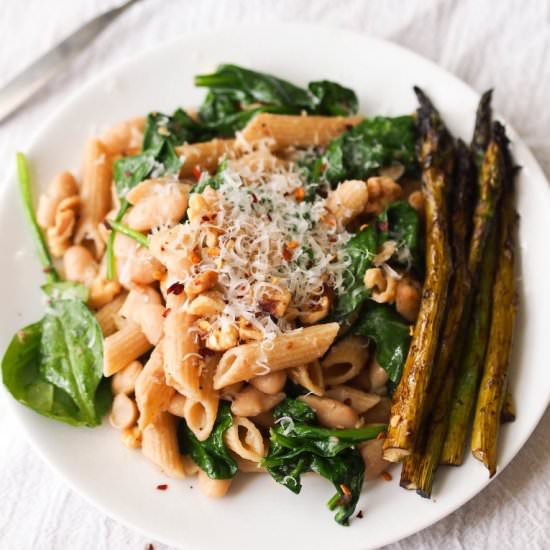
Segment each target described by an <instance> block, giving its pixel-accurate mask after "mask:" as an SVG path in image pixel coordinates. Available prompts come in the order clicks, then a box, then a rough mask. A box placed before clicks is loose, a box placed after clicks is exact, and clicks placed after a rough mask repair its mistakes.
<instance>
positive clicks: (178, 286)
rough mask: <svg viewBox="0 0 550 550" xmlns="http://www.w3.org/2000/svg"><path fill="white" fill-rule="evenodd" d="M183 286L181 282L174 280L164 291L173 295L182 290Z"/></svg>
mask: <svg viewBox="0 0 550 550" xmlns="http://www.w3.org/2000/svg"><path fill="white" fill-rule="evenodd" d="M183 288H184V287H183V283H180V282H179V281H176V282H175V283H173V284H171V285H170V286H169V287H168V290H167V291H166V292H167V294H174V295H175V296H178V295H179V294H181V293H182V292H183Z"/></svg>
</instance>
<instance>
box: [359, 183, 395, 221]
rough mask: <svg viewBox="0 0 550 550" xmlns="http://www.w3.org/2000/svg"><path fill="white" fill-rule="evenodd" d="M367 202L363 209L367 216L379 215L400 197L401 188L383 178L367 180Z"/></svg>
mask: <svg viewBox="0 0 550 550" xmlns="http://www.w3.org/2000/svg"><path fill="white" fill-rule="evenodd" d="M367 190H368V196H369V200H368V202H367V206H366V208H365V212H367V213H368V214H380V213H381V212H383V211H384V209H386V208H387V207H388V206H389V205H390V204H391V203H392V202H395V201H396V200H397V199H398V198H399V197H400V196H401V186H400V185H399V184H398V183H396V182H395V181H393V180H392V179H391V178H387V177H384V176H379V177H374V178H369V179H368V180H367Z"/></svg>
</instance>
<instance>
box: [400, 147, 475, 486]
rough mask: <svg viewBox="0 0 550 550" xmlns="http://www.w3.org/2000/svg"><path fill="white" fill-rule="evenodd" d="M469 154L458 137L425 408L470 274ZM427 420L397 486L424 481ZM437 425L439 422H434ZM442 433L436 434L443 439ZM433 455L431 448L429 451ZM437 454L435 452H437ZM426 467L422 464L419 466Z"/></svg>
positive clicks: (436, 386) (444, 362)
mask: <svg viewBox="0 0 550 550" xmlns="http://www.w3.org/2000/svg"><path fill="white" fill-rule="evenodd" d="M472 168H473V167H472V158H471V154H470V151H469V149H468V147H467V146H466V144H465V143H464V142H463V141H460V140H459V141H458V144H457V153H456V163H455V172H456V173H455V178H454V185H453V189H452V192H451V209H452V214H451V216H450V218H451V246H452V252H453V265H454V274H453V277H452V281H451V291H450V295H449V299H448V303H447V312H446V316H445V323H444V326H443V331H442V337H441V343H440V347H439V350H438V352H437V359H436V361H435V364H434V369H433V373H432V380H431V382H430V387H429V389H428V395H427V403H428V404H427V409H428V411H432V409H433V407H434V405H435V403H436V402H437V398H438V396H439V395H440V391H441V388H442V386H443V383H444V381H445V380H446V375H447V367H448V366H449V362H450V360H451V358H452V356H453V352H454V351H455V342H456V338H457V336H458V335H459V333H460V323H461V319H462V312H463V309H464V299H465V297H466V296H467V294H468V291H469V288H470V277H469V272H468V268H467V252H468V239H469V236H470V232H471V226H472V202H473V187H474V185H475V178H474V174H473V170H472ZM438 417H441V412H440V413H439V414H438V413H437V412H436V413H435V415H434V414H432V415H431V420H430V422H429V426H430V428H429V431H430V438H429V439H433V438H432V435H431V434H432V431H433V430H434V424H435V423H436V422H438V421H439V420H438ZM427 425H428V423H426V422H424V423H423V424H422V425H421V427H420V434H419V437H418V438H417V441H416V444H415V449H414V452H413V453H412V454H411V455H410V456H408V457H407V458H406V459H405V461H404V463H403V468H402V470H401V486H402V487H405V488H407V489H418V488H419V485H420V486H422V485H423V484H424V483H425V482H424V481H423V480H422V478H421V477H420V478H419V475H420V474H421V473H422V472H421V467H420V464H421V463H422V462H423V456H424V454H425V451H424V448H423V447H424V445H426V436H427V433H426V429H427ZM438 429H440V428H439V426H438ZM443 438H444V434H443V435H442V436H441V437H440V438H439V439H441V440H442V439H443ZM430 456H434V452H430ZM437 456H439V453H437ZM422 470H423V471H425V470H426V466H424V467H423V468H422Z"/></svg>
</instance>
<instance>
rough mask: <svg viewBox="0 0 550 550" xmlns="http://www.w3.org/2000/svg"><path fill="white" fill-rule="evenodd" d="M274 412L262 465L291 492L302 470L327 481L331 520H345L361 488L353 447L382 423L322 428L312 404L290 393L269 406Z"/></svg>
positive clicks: (371, 435)
mask: <svg viewBox="0 0 550 550" xmlns="http://www.w3.org/2000/svg"><path fill="white" fill-rule="evenodd" d="M273 416H274V417H275V418H276V420H277V425H276V426H275V427H274V428H271V430H270V447H269V454H268V455H267V456H266V457H265V458H264V459H263V460H262V465H263V466H264V467H265V468H266V470H267V471H268V472H269V474H270V475H271V476H272V477H273V479H275V481H277V482H278V483H280V484H282V485H284V486H285V487H287V488H288V489H290V490H291V491H293V492H294V493H299V492H300V490H301V489H302V483H301V475H302V474H303V473H306V472H309V471H314V472H317V473H318V474H319V475H321V476H323V477H325V478H326V479H328V480H330V481H332V483H333V484H334V486H335V488H336V491H337V493H336V495H334V497H332V498H331V499H330V500H329V502H328V506H329V508H330V509H331V510H336V517H335V519H336V521H337V522H338V523H341V524H343V525H347V523H348V521H349V517H350V516H351V515H352V514H353V511H354V510H355V506H356V504H357V500H358V499H359V495H360V493H361V489H362V487H363V470H364V466H363V460H362V459H361V456H360V454H359V452H358V451H357V449H356V448H355V446H356V445H357V444H358V443H360V442H362V441H366V440H369V439H374V438H375V437H376V436H377V435H378V434H379V433H381V432H382V431H384V430H385V426H382V425H380V426H366V427H363V428H357V429H348V430H333V429H327V428H322V427H319V426H318V425H317V415H316V414H315V412H314V411H313V409H311V407H309V406H308V405H307V404H306V403H303V402H302V401H298V400H295V399H289V398H287V399H285V400H284V401H283V402H282V403H281V404H279V405H278V406H277V407H276V408H275V409H274V411H273Z"/></svg>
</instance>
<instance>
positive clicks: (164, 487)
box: [157, 483, 168, 491]
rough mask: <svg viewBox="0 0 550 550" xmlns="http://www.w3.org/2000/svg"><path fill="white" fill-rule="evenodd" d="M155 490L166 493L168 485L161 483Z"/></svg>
mask: <svg viewBox="0 0 550 550" xmlns="http://www.w3.org/2000/svg"><path fill="white" fill-rule="evenodd" d="M157 489H158V490H159V491H166V489H168V485H167V484H166V483H161V484H160V485H157Z"/></svg>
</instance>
